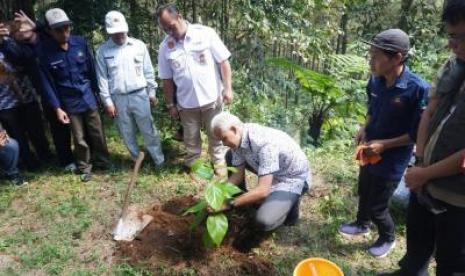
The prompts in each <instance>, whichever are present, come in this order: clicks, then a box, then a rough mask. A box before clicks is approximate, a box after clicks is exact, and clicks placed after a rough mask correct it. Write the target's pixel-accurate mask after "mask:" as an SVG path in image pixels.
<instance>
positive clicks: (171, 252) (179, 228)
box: [115, 196, 276, 276]
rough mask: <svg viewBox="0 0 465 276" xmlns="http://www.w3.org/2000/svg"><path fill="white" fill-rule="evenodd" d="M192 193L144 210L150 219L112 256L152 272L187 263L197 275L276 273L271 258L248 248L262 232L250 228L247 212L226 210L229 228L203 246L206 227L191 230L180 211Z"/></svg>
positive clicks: (179, 267) (190, 200) (191, 199)
mask: <svg viewBox="0 0 465 276" xmlns="http://www.w3.org/2000/svg"><path fill="white" fill-rule="evenodd" d="M194 203H195V199H194V197H192V196H185V197H180V198H174V199H172V200H170V201H168V202H166V203H165V204H163V205H160V204H154V205H153V207H152V209H151V210H149V211H148V213H149V214H150V215H152V216H153V217H154V220H153V221H152V222H151V223H150V224H149V225H148V226H147V227H146V228H145V229H144V230H143V231H142V232H141V233H140V234H139V235H138V236H137V237H136V239H135V240H134V241H132V242H118V243H117V247H116V252H115V257H116V258H117V260H119V261H120V262H128V263H129V264H131V265H135V266H143V267H146V268H147V269H149V270H151V271H152V272H154V273H156V272H158V273H159V272H160V271H163V269H165V268H170V269H171V270H172V271H176V270H182V269H185V268H191V269H193V270H195V271H196V273H197V274H198V275H209V276H210V275H275V274H276V272H275V270H274V268H273V265H272V263H271V262H270V261H267V260H265V259H263V258H261V257H259V256H256V255H255V254H254V253H253V252H251V249H252V248H253V247H255V246H258V245H259V244H260V242H261V241H262V240H263V238H264V235H263V233H259V232H257V231H255V230H253V229H252V227H251V225H252V224H251V216H250V214H251V212H250V210H249V211H247V210H243V211H241V212H233V213H230V214H228V218H229V225H230V228H229V230H228V235H227V237H226V238H225V240H224V242H223V245H222V246H221V247H219V248H205V247H204V245H203V243H202V235H203V231H205V228H204V227H199V228H198V229H196V230H192V231H191V229H190V226H191V224H192V221H193V218H194V217H193V216H182V213H183V211H184V210H185V209H186V208H187V207H189V206H192V205H193V204H194Z"/></svg>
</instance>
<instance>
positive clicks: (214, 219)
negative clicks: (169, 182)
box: [184, 160, 241, 247]
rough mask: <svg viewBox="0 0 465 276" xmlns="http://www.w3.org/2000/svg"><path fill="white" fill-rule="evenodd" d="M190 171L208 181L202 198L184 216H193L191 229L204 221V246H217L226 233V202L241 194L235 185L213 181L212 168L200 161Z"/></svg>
mask: <svg viewBox="0 0 465 276" xmlns="http://www.w3.org/2000/svg"><path fill="white" fill-rule="evenodd" d="M191 169H192V171H193V172H194V173H195V174H196V175H197V176H198V177H200V178H202V179H205V180H207V181H208V183H207V186H206V187H205V192H204V196H203V197H204V198H203V199H202V200H200V201H199V202H198V203H197V204H195V205H194V206H192V207H190V208H189V209H187V210H186V211H185V212H184V214H185V215H187V214H194V215H195V220H194V223H193V224H192V227H191V228H192V229H195V228H197V227H198V226H199V225H200V224H201V223H202V222H203V221H204V220H205V219H206V221H207V222H206V224H207V231H206V232H205V233H204V235H203V242H204V245H205V246H207V247H208V246H211V245H216V246H219V245H220V244H221V242H222V241H223V239H224V237H225V236H226V233H227V231H228V218H227V217H226V215H225V214H224V213H223V212H225V211H226V210H227V209H228V208H229V209H230V206H227V205H230V204H228V201H229V200H231V199H232V198H233V196H234V195H236V194H238V193H240V192H241V189H239V188H238V187H237V186H236V185H234V184H231V183H228V182H226V181H219V180H214V179H213V175H214V170H213V168H212V166H211V165H210V164H208V163H205V162H203V161H201V160H198V161H196V162H194V164H192V168H191Z"/></svg>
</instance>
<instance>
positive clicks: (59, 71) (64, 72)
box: [50, 61, 69, 80]
mask: <svg viewBox="0 0 465 276" xmlns="http://www.w3.org/2000/svg"><path fill="white" fill-rule="evenodd" d="M50 68H51V70H50V71H51V72H52V75H53V77H54V78H56V79H58V80H63V79H65V78H67V77H68V75H69V68H68V65H67V64H66V63H65V62H64V61H62V62H60V63H53V62H52V63H51V64H50Z"/></svg>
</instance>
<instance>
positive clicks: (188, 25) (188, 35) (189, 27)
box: [168, 20, 192, 43]
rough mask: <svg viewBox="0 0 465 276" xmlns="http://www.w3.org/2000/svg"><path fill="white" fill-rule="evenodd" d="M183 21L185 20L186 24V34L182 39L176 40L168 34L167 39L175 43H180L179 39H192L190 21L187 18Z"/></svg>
mask: <svg viewBox="0 0 465 276" xmlns="http://www.w3.org/2000/svg"><path fill="white" fill-rule="evenodd" d="M184 22H186V25H187V30H186V35H185V36H184V39H181V40H176V38H175V37H174V36H171V35H168V41H170V40H171V41H174V42H175V43H180V42H181V41H186V40H191V39H192V27H191V23H189V21H187V20H184Z"/></svg>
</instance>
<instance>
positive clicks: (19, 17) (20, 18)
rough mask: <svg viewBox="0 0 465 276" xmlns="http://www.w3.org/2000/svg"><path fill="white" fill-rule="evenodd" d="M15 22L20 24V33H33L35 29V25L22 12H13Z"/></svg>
mask: <svg viewBox="0 0 465 276" xmlns="http://www.w3.org/2000/svg"><path fill="white" fill-rule="evenodd" d="M15 21H16V22H20V23H21V27H20V28H19V31H20V32H29V31H34V30H35V28H36V23H35V22H34V21H33V20H32V19H31V18H29V17H28V16H27V15H26V14H25V13H24V12H23V11H22V10H20V11H19V12H15Z"/></svg>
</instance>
